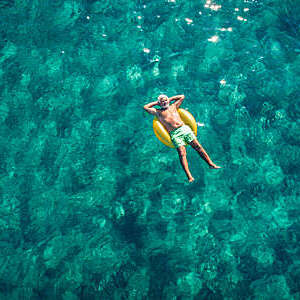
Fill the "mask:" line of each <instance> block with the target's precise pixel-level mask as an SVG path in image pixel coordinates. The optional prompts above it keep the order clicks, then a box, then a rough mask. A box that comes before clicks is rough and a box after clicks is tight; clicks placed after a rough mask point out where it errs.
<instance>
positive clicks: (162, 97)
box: [157, 94, 168, 103]
mask: <svg viewBox="0 0 300 300" xmlns="http://www.w3.org/2000/svg"><path fill="white" fill-rule="evenodd" d="M165 98H167V99H168V96H167V95H164V94H161V95H159V96H158V97H157V99H158V103H159V102H160V101H161V100H163V99H165Z"/></svg>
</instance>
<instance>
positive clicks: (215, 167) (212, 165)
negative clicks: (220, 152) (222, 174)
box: [209, 163, 221, 169]
mask: <svg viewBox="0 0 300 300" xmlns="http://www.w3.org/2000/svg"><path fill="white" fill-rule="evenodd" d="M209 168H210V169H221V167H219V166H217V165H215V164H214V163H212V164H211V165H209Z"/></svg>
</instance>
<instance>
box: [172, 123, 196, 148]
mask: <svg viewBox="0 0 300 300" xmlns="http://www.w3.org/2000/svg"><path fill="white" fill-rule="evenodd" d="M170 137H171V141H172V143H173V144H174V146H175V148H178V147H180V146H185V145H186V144H188V143H190V142H191V141H192V140H194V139H195V138H196V136H195V134H194V132H193V131H192V129H191V128H190V127H189V126H188V125H183V126H181V127H178V128H176V129H174V130H172V131H171V132H170Z"/></svg>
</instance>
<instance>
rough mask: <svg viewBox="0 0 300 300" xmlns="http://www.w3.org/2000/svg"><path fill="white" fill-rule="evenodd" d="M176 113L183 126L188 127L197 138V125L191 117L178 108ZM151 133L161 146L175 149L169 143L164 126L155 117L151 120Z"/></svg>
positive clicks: (169, 138) (168, 135) (188, 113)
mask: <svg viewBox="0 0 300 300" xmlns="http://www.w3.org/2000/svg"><path fill="white" fill-rule="evenodd" d="M178 113H179V115H180V118H181V120H182V121H183V122H184V124H186V125H188V126H190V127H191V129H192V131H193V132H194V134H195V136H197V123H196V120H195V118H194V117H193V115H192V114H191V113H190V112H188V111H187V110H185V109H183V108H179V109H178ZM153 131H154V133H155V135H156V137H157V138H158V139H159V140H160V141H161V142H162V143H163V144H165V145H166V146H168V147H171V148H175V147H174V145H173V143H172V141H171V137H170V134H169V132H168V131H167V129H166V128H165V126H164V125H163V124H162V123H161V122H160V121H159V120H158V119H157V117H154V119H153Z"/></svg>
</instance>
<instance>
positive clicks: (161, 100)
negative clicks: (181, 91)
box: [157, 95, 170, 109]
mask: <svg viewBox="0 0 300 300" xmlns="http://www.w3.org/2000/svg"><path fill="white" fill-rule="evenodd" d="M157 99H158V104H159V105H160V106H161V108H164V109H165V108H168V107H169V105H170V100H169V98H168V96H167V95H159V96H158V98H157Z"/></svg>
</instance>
